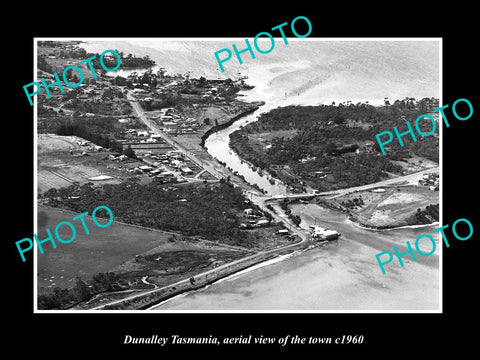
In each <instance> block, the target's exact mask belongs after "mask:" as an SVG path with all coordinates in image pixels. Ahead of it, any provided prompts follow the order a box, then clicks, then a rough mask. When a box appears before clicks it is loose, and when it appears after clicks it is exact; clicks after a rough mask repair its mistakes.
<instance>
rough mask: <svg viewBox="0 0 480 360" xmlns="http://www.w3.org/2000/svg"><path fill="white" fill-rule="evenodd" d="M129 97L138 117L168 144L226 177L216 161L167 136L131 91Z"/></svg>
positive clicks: (207, 168) (220, 176)
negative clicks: (217, 166)
mask: <svg viewBox="0 0 480 360" xmlns="http://www.w3.org/2000/svg"><path fill="white" fill-rule="evenodd" d="M127 99H128V101H129V102H130V104H131V105H132V107H133V110H134V111H135V113H136V115H137V116H138V118H139V119H140V120H141V121H142V122H143V123H144V124H145V125H147V126H148V128H149V129H150V130H151V131H152V132H153V133H154V134H155V135H159V136H160V137H161V138H162V139H163V140H164V141H165V142H166V143H167V144H169V145H170V146H172V147H173V148H175V149H176V150H178V151H180V152H181V153H182V154H183V155H185V156H186V157H187V158H188V159H190V160H191V161H193V162H194V163H195V164H196V165H197V166H199V167H201V168H203V169H205V170H207V171H208V172H209V173H210V174H212V175H213V176H214V177H215V178H217V179H218V180H220V179H221V178H224V177H226V176H227V175H225V174H224V173H223V172H220V171H218V169H217V168H216V163H215V162H214V161H205V160H200V159H199V158H197V157H196V156H195V155H194V154H192V153H191V152H190V151H188V150H187V149H186V148H185V147H183V146H182V145H181V144H179V143H178V142H176V141H175V140H173V139H172V138H171V137H170V136H167V135H166V134H165V133H164V132H163V131H161V130H160V129H159V128H158V127H157V125H156V124H155V123H154V122H153V121H152V120H150V119H148V117H147V116H146V115H145V111H144V110H143V109H142V107H141V106H140V104H139V103H138V101H137V100H136V99H135V98H134V96H133V95H132V94H131V92H130V91H129V92H127Z"/></svg>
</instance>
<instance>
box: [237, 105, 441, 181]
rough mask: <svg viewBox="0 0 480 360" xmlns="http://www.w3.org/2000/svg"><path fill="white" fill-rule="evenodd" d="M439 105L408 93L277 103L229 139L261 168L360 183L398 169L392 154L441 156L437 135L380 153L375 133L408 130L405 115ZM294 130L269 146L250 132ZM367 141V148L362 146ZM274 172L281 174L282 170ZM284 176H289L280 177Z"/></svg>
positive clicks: (414, 115)
mask: <svg viewBox="0 0 480 360" xmlns="http://www.w3.org/2000/svg"><path fill="white" fill-rule="evenodd" d="M436 107H438V100H436V99H433V98H432V99H429V98H425V99H422V100H419V101H416V100H415V99H413V98H406V99H404V100H401V101H398V100H397V101H395V102H394V104H391V105H390V104H389V103H388V105H386V106H382V107H374V106H371V105H368V104H364V103H358V104H356V105H353V104H347V105H345V104H340V105H338V106H335V105H319V106H297V105H292V106H287V107H283V108H281V107H278V108H276V109H273V110H271V111H270V112H268V113H263V114H261V115H260V117H259V120H258V121H257V122H254V123H251V124H248V125H246V126H244V127H243V128H242V129H240V130H238V131H236V132H234V133H233V134H231V135H230V143H231V145H232V147H233V148H234V149H235V151H236V152H237V153H238V154H239V155H240V156H241V157H242V158H244V159H246V160H248V161H249V162H251V163H253V164H254V165H255V166H258V167H260V168H263V169H268V168H269V167H270V166H271V165H288V166H289V167H290V169H292V171H293V173H294V174H295V175H299V176H300V177H301V178H302V179H304V180H307V181H308V182H309V183H310V184H311V185H312V186H314V187H316V188H319V189H325V190H327V189H331V188H335V187H345V186H356V185H361V184H365V183H370V182H375V181H379V180H381V179H382V178H384V177H386V176H387V173H400V172H401V171H402V168H401V167H400V166H399V165H395V164H394V163H392V162H391V160H404V159H407V158H409V157H411V156H412V155H418V156H422V157H425V158H427V159H429V160H432V161H436V162H438V160H439V141H438V137H437V136H430V137H425V138H421V137H418V139H417V141H416V142H413V140H412V139H409V138H407V137H405V138H404V142H405V144H406V145H405V146H404V147H401V146H400V145H399V144H398V141H393V142H392V143H391V144H389V145H388V146H387V148H388V150H387V155H381V153H380V148H379V146H378V144H377V142H376V138H375V135H376V134H377V133H380V132H382V131H385V130H392V128H393V126H397V127H398V129H399V131H404V130H402V129H404V128H405V130H406V124H405V122H406V121H409V122H410V123H414V121H415V119H416V118H417V117H418V116H420V115H422V114H425V113H428V112H429V111H431V110H432V109H435V108H436ZM276 130H292V131H295V132H296V134H295V135H294V136H292V137H288V138H285V137H276V138H274V139H273V140H272V142H271V147H269V149H268V150H265V149H264V148H263V147H260V146H258V145H257V146H255V144H254V143H253V142H252V140H251V138H250V137H249V134H255V133H259V132H271V131H276ZM366 143H370V144H373V145H372V146H371V148H369V149H361V150H362V151H360V152H359V153H358V154H355V151H356V150H357V149H360V148H361V147H362V146H364V145H365V144H366ZM322 170H328V171H326V172H328V173H329V174H330V176H329V177H327V178H322V179H318V178H317V177H315V176H314V175H312V173H314V172H318V171H322ZM275 175H278V176H279V177H282V175H281V173H278V172H276V173H275ZM282 180H287V183H288V179H285V178H282Z"/></svg>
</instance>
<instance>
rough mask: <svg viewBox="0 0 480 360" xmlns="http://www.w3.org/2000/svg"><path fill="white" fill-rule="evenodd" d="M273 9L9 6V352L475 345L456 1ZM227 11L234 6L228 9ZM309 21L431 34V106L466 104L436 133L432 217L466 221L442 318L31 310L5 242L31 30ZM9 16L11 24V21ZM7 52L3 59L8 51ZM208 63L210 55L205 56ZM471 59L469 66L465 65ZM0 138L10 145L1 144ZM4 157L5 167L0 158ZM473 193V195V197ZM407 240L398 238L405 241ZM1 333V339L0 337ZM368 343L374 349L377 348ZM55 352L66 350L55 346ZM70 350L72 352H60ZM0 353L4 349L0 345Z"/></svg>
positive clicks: (25, 282)
mask: <svg viewBox="0 0 480 360" xmlns="http://www.w3.org/2000/svg"><path fill="white" fill-rule="evenodd" d="M276 6H277V7H279V8H280V9H277V10H276V11H273V10H271V9H272V8H268V7H267V8H268V10H267V11H260V10H259V9H258V7H256V6H253V7H249V6H248V5H246V4H245V3H242V4H236V5H235V4H231V3H223V4H213V3H211V4H210V3H208V4H206V3H205V4H201V6H200V7H199V8H198V9H194V8H191V6H190V5H187V4H186V3H185V4H183V5H182V9H170V8H167V7H166V6H165V5H163V4H160V3H158V4H148V5H140V4H139V5H137V6H135V10H132V9H127V5H126V4H125V5H120V4H119V5H117V4H110V5H109V6H105V8H104V9H102V8H100V7H99V6H98V5H97V4H95V5H89V4H84V5H82V6H81V7H80V6H79V5H78V6H73V5H72V6H71V7H68V6H67V7H66V6H62V7H61V8H56V7H55V5H53V3H52V5H48V4H47V5H45V7H43V8H40V7H39V6H38V8H37V6H35V8H33V7H30V8H29V10H28V14H26V11H23V12H19V14H21V15H20V17H19V20H18V24H13V25H12V23H10V24H8V23H4V24H3V25H2V27H3V28H4V36H5V37H6V38H7V39H6V41H5V44H6V45H7V47H6V49H5V51H6V52H5V53H4V57H3V60H2V62H3V63H4V70H5V72H6V74H7V81H8V83H7V86H5V85H4V88H3V89H4V90H3V91H2V93H3V96H4V99H8V101H6V102H5V103H4V104H3V106H4V108H6V109H8V111H7V112H6V115H5V118H4V121H5V122H4V124H3V125H4V126H3V132H4V138H7V139H8V141H9V143H8V144H7V146H5V147H4V150H5V152H4V156H3V157H2V158H3V160H4V169H3V170H4V171H3V172H2V173H3V176H4V178H5V179H6V182H7V184H8V186H7V187H4V209H5V210H6V211H5V212H4V216H5V217H4V229H5V230H6V236H5V237H4V239H3V242H2V250H3V251H2V253H3V256H4V259H5V258H6V260H7V261H6V262H4V264H6V266H7V268H6V269H5V270H4V286H5V287H4V290H3V296H2V298H3V299H4V301H6V304H5V305H4V306H5V308H4V317H5V318H7V319H8V321H7V327H6V330H7V333H8V335H6V336H8V338H7V339H4V340H6V341H5V343H6V344H7V346H8V347H10V346H11V347H12V350H13V349H16V350H17V351H18V350H20V351H22V350H26V347H25V345H27V344H28V348H31V349H32V350H33V349H35V351H38V352H47V353H48V354H49V355H51V356H52V357H54V358H55V357H56V356H55V353H56V354H58V355H59V356H60V355H62V354H63V356H69V355H73V354H75V355H77V354H78V355H90V356H93V355H99V354H113V353H117V352H118V353H121V354H123V355H125V356H126V355H129V354H136V355H138V354H143V353H146V352H153V354H155V355H156V356H159V357H161V356H163V355H165V354H166V353H167V352H175V353H176V354H178V353H179V352H183V351H194V352H196V353H197V352H198V354H200V352H203V351H206V352H208V353H209V354H212V355H213V354H214V353H217V352H219V353H221V354H227V353H230V352H234V353H238V354H240V352H244V351H250V350H253V351H255V352H257V351H259V350H266V351H267V352H269V353H270V354H274V353H276V352H277V351H278V350H280V351H282V352H290V351H292V352H295V353H298V352H299V351H302V350H307V351H314V353H313V354H315V353H316V356H318V355H324V354H326V352H327V351H328V353H333V354H339V353H342V352H345V351H348V352H350V351H351V352H352V353H354V354H355V353H356V354H359V353H360V352H364V351H365V352H368V353H370V354H372V355H376V354H378V355H380V356H384V355H390V354H394V353H401V355H403V356H406V355H409V354H412V355H413V354H415V355H418V354H419V353H425V354H429V355H432V354H433V353H432V352H433V351H434V350H435V352H436V351H437V350H442V349H448V348H457V349H460V348H461V349H462V353H463V352H464V351H467V349H468V348H473V345H474V344H475V343H474V341H475V340H476V339H475V334H474V333H473V331H472V330H471V328H470V326H472V325H473V326H475V324H470V322H471V319H472V315H473V314H474V313H475V305H476V301H475V300H476V296H475V287H474V286H475V283H477V281H476V273H477V271H475V270H476V269H475V268H474V264H475V257H476V251H477V250H478V245H477V243H478V234H479V230H478V221H477V220H478V215H477V213H476V212H474V211H473V208H472V206H471V203H472V202H474V196H475V195H474V194H475V193H476V188H475V187H476V182H475V177H476V163H477V157H476V154H477V153H476V152H475V150H474V144H475V137H476V131H475V130H476V129H477V127H476V123H477V122H478V114H479V112H480V107H479V103H478V90H477V91H476V93H474V91H473V85H474V84H473V83H474V81H476V80H477V81H478V79H479V77H478V70H477V69H476V68H475V66H474V62H476V63H478V61H475V60H476V54H475V44H476V42H474V40H476V38H475V37H474V35H473V29H474V27H475V20H474V19H473V12H474V11H475V10H473V8H472V9H469V8H468V6H467V5H463V6H458V7H456V6H454V5H449V8H448V9H445V8H444V7H443V8H442V5H432V6H425V7H419V6H418V4H415V5H412V4H405V3H402V4H401V5H400V4H398V5H392V6H391V7H384V8H382V7H380V8H379V7H369V6H365V5H356V6H354V7H352V6H350V5H346V4H345V5H343V4H334V5H332V6H331V7H327V6H325V5H324V4H321V3H317V4H314V6H303V7H294V6H293V5H291V4H288V6H286V5H285V6H281V5H276ZM233 12H235V14H232V13H233ZM299 15H303V16H306V17H308V18H309V19H310V21H311V23H312V26H313V31H312V34H311V35H310V37H441V38H443V103H444V104H450V105H451V104H452V103H453V102H454V101H455V100H456V99H458V98H467V99H469V100H470V101H471V103H472V104H473V107H474V114H473V117H472V118H470V119H469V120H468V121H464V122H460V121H457V120H452V121H451V122H450V124H451V126H450V128H448V129H446V128H445V127H444V129H443V130H444V131H443V135H444V138H443V178H442V188H441V190H442V193H443V224H452V223H453V222H454V221H455V220H457V219H458V218H467V219H469V220H470V221H471V222H472V223H473V224H474V229H475V231H474V235H473V237H472V238H470V239H469V240H468V241H464V242H460V241H456V240H453V241H451V247H450V248H448V249H447V248H445V247H444V249H443V254H444V256H443V279H444V283H443V310H444V311H443V313H442V314H415V313H412V314H405V313H401V314H383V313H381V314H372V313H365V314H244V313H241V314H159V313H149V314H33V279H32V273H33V259H32V258H30V259H29V261H27V262H26V263H22V262H21V259H20V257H19V256H18V253H17V250H16V247H15V241H17V240H19V239H22V238H24V237H31V236H32V234H33V226H32V224H33V176H34V173H33V161H32V159H33V108H32V107H30V106H29V104H28V101H27V100H26V97H25V94H24V92H23V88H22V87H23V85H25V84H27V83H29V82H31V81H33V77H32V75H33V38H34V37H50V36H52V37H84V36H85V37H241V38H249V39H251V38H253V37H254V36H255V35H256V34H257V33H259V32H261V31H267V30H268V29H270V28H271V27H273V26H276V25H279V24H281V23H283V22H285V21H287V22H289V23H290V22H291V20H293V18H295V17H296V16H299ZM14 22H15V21H14ZM10 51H11V53H10V55H9V54H8V53H9V52H10ZM212 61H214V60H213V56H212ZM475 65H476V64H475ZM10 142H11V143H10ZM5 161H6V163H5ZM476 197H477V198H478V195H477V196H476ZM406 240H407V239H406ZM125 334H130V335H132V336H150V335H152V334H158V335H159V336H170V335H172V334H179V335H182V336H197V337H201V336H207V337H208V336H209V335H214V336H218V337H223V336H239V335H240V334H242V335H244V336H245V335H249V334H253V335H264V336H270V337H280V336H284V335H287V334H298V335H299V336H317V337H336V336H341V335H344V334H345V335H347V334H351V335H355V334H357V335H364V337H365V341H364V343H363V344H362V345H356V346H345V345H342V346H340V345H338V346H334V345H328V346H326V345H322V346H320V345H311V346H307V345H296V346H293V345H291V346H287V347H279V346H277V345H275V346H265V345H263V346H261V347H259V346H253V345H251V346H246V345H243V346H228V347H227V346H205V345H204V346H172V345H170V346H167V347H163V348H162V347H160V346H158V345H137V346H126V345H122V343H123V338H124V335H125ZM4 336H5V335H4ZM380 349H382V350H384V351H380ZM64 350H66V352H64ZM68 350H73V351H68ZM5 351H6V350H5Z"/></svg>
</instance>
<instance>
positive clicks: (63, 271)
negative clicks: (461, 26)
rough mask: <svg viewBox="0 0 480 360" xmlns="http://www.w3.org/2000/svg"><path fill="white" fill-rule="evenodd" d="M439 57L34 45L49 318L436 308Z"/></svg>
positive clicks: (341, 45)
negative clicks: (62, 314)
mask: <svg viewBox="0 0 480 360" xmlns="http://www.w3.org/2000/svg"><path fill="white" fill-rule="evenodd" d="M298 22H300V21H298ZM285 42H287V44H285ZM232 44H233V45H234V46H236V48H235V50H232V47H233V46H232ZM270 48H273V50H272V51H271V52H269V53H268V54H262V53H260V52H259V51H258V50H261V51H265V50H268V49H270ZM222 49H223V50H222ZM237 49H238V50H237ZM243 49H246V51H243V52H240V50H243ZM257 49H258V50H257ZM218 50H221V51H220V53H219V58H220V59H223V58H227V56H228V54H229V53H230V54H233V55H232V56H231V59H230V60H228V61H224V62H221V61H218V62H216V61H212V59H215V58H214V57H213V54H214V53H215V52H216V51H218ZM441 50H442V42H441V39H429V38H427V39H382V38H379V39H375V38H374V39H372V38H364V39H319V38H293V39H288V40H287V41H284V40H283V39H282V37H275V38H274V37H268V36H265V35H264V36H263V38H256V39H255V43H254V44H253V41H252V44H251V43H250V42H246V40H245V39H239V38H231V39H213V40H210V39H208V38H207V39H205V38H204V39H188V38H186V39H169V38H165V39H162V38H158V39H151V38H148V39H141V38H140V39H137V38H135V39H128V38H127V39H116V38H110V39H96V38H90V39H74V40H67V39H47V38H45V39H36V54H37V76H38V78H39V79H44V80H41V81H45V83H47V84H48V83H52V82H53V81H55V77H54V76H53V74H54V73H55V72H56V73H57V74H59V73H61V72H62V71H63V69H67V71H64V72H63V73H64V74H65V76H64V78H63V81H64V82H65V81H66V82H67V84H66V85H68V84H71V85H73V86H74V87H72V86H70V87H68V86H65V84H64V85H63V92H62V91H61V90H62V89H60V86H59V85H50V86H51V87H50V88H48V90H49V92H50V93H47V92H46V91H45V89H44V88H45V85H43V88H42V91H41V92H39V93H38V94H37V95H36V101H37V146H36V150H37V202H38V207H37V224H38V238H39V239H40V240H42V239H45V238H48V234H47V233H46V231H45V230H44V229H45V228H48V229H50V230H51V232H52V234H53V233H55V234H54V235H52V237H53V242H56V243H59V244H58V246H57V247H56V248H53V247H52V241H48V242H45V243H42V245H40V246H41V247H42V250H43V252H44V253H43V254H41V253H40V252H37V253H36V254H37V256H36V264H37V268H36V274H38V275H37V294H38V295H37V309H38V310H69V311H70V310H71V311H84V310H145V311H182V310H185V311H217V310H222V311H228V310H230V311H244V310H247V311H251V310H253V311H267V312H269V311H284V310H288V311H292V310H294V311H296V310H298V311H330V310H331V311H344V310H348V311H369V310H376V311H387V310H388V311H404V310H422V311H439V310H441V300H440V288H441V275H440V274H441V273H440V269H441V261H440V260H439V251H435V249H436V248H437V247H438V248H440V246H439V241H440V243H441V241H442V240H441V239H439V237H440V233H438V232H437V233H436V234H435V235H434V236H433V235H432V236H430V238H425V239H424V240H423V239H420V240H419V241H418V242H416V241H415V239H416V238H417V237H419V236H420V235H422V234H432V231H434V230H435V229H437V228H438V227H440V226H439V219H440V200H441V199H440V192H439V188H440V187H441V168H440V162H439V154H440V135H439V129H440V128H441V122H442V121H443V120H442V118H441V117H440V113H439V112H438V108H439V107H440V95H441V61H440V60H441ZM105 51H108V52H105ZM223 53H224V54H223ZM255 53H256V55H255ZM252 54H254V56H255V58H253V56H252ZM92 58H93V60H90V62H91V63H92V65H93V67H92V69H90V68H89V63H90V62H82V61H83V60H85V59H92ZM100 59H102V61H103V65H105V66H104V67H102V62H100ZM240 60H241V61H242V62H243V64H240ZM69 66H70V68H68V67H69ZM112 68H117V70H113V71H111V69H112ZM222 68H223V70H224V71H222ZM105 69H106V70H105ZM34 87H38V86H33V85H32V86H31V88H34ZM31 91H32V92H33V90H31ZM461 105H464V107H465V109H466V110H467V112H466V113H467V114H468V106H466V104H459V105H458V108H459V112H460V108H461ZM465 109H463V108H462V110H464V112H465ZM435 110H437V111H435ZM422 115H425V118H423V117H422ZM407 122H408V123H409V124H411V127H410V129H411V131H410V132H408V130H409V127H407V126H408V125H406V123H407ZM394 126H395V127H396V129H398V131H397V133H398V134H400V136H399V135H396V133H395V131H394ZM382 132H385V134H384V135H383V136H381V137H379V139H378V140H377V138H376V134H381V133H382ZM401 133H403V134H401ZM428 133H429V134H430V135H429V136H425V135H428ZM392 134H393V136H392ZM388 135H390V143H388V140H389V136H388ZM417 138H418V139H417ZM400 141H402V143H400ZM382 151H383V153H382ZM98 206H106V207H108V208H109V209H110V210H111V214H110V217H111V218H113V220H112V223H111V225H110V226H108V228H98V227H96V226H95V224H94V222H93V218H94V216H93V215H92V213H93V212H94V210H95V208H97V207H98ZM83 213H88V214H87V215H85V217H82V220H83V221H85V223H86V229H88V230H86V229H85V230H84V229H83V227H82V223H81V221H80V219H78V220H76V221H71V219H72V218H73V217H75V216H78V215H79V214H83ZM102 213H103V217H104V218H105V217H106V218H109V214H107V212H106V211H105V209H103V210H102V209H99V210H98V212H95V213H94V214H95V218H96V217H97V216H101V215H97V214H102ZM69 220H70V224H71V225H68V224H65V225H63V226H58V225H57V224H59V223H61V222H62V221H69ZM102 221H103V223H105V221H106V220H102ZM102 221H101V220H98V222H102ZM40 225H41V226H40ZM57 226H58V227H57ZM73 228H75V234H73V230H72V229H73ZM54 229H55V231H54ZM87 231H89V232H90V233H89V234H87ZM72 237H75V238H74V240H71V242H70V241H69V240H68V239H72ZM62 240H63V241H65V242H66V241H68V243H63V242H62ZM406 240H410V241H409V242H410V243H411V246H412V247H413V250H412V251H411V252H410V253H408V250H409V248H408V245H406ZM432 240H434V241H433V242H432ZM415 246H416V247H417V248H416V249H415ZM394 247H395V248H396V249H398V250H396V251H397V252H398V254H403V255H397V253H395V251H394ZM432 250H433V251H432ZM382 252H383V254H382ZM428 253H431V255H429V256H426V255H425V254H428ZM377 254H380V255H381V256H380V255H378V257H377Z"/></svg>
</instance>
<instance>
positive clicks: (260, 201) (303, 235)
mask: <svg viewBox="0 0 480 360" xmlns="http://www.w3.org/2000/svg"><path fill="white" fill-rule="evenodd" d="M127 99H128V100H129V101H130V103H131V104H132V107H133V109H134V110H135V112H136V113H137V115H138V117H139V118H140V119H141V120H142V121H143V122H144V123H145V124H146V125H147V126H148V127H149V128H150V129H151V130H152V131H153V132H154V133H155V134H158V135H160V136H161V137H162V138H163V139H164V140H165V141H166V142H167V143H168V144H170V145H171V146H172V147H174V148H177V149H178V150H179V151H181V152H182V153H183V154H185V156H187V157H188V158H189V159H191V160H192V161H193V162H195V163H196V164H197V165H199V166H200V167H202V168H204V169H206V170H208V171H209V172H210V173H211V174H212V175H214V176H215V177H217V179H220V178H223V177H225V175H224V174H223V173H221V172H219V171H217V170H216V169H215V166H214V164H213V163H210V162H209V163H208V164H207V163H206V162H205V161H200V160H199V159H197V158H196V157H195V156H194V155H193V154H191V153H189V152H188V151H187V150H186V149H185V148H183V147H182V146H181V145H180V144H178V143H177V142H175V141H174V140H172V139H171V138H170V137H168V136H167V135H165V134H164V133H163V132H162V131H161V130H160V129H158V128H157V126H156V125H155V124H154V123H153V122H152V121H151V120H149V119H148V118H147V117H146V116H145V113H144V111H143V109H142V108H141V106H140V104H139V103H138V102H137V100H135V99H134V98H133V96H132V95H131V94H130V92H128V93H127ZM434 171H439V167H436V168H430V169H425V170H422V171H419V172H416V173H413V174H409V175H405V176H401V177H398V178H392V179H388V180H383V181H380V182H377V183H373V184H367V185H362V186H357V187H352V188H348V189H340V190H335V191H327V192H322V193H317V194H292V195H284V196H283V195H281V196H278V195H277V196H275V195H274V196H265V195H260V194H259V193H258V192H256V191H254V190H250V189H248V190H245V192H246V193H247V194H250V195H251V197H250V198H251V200H252V202H254V203H255V204H257V205H258V206H259V207H260V208H261V209H262V210H263V211H268V212H269V213H271V214H272V216H273V218H274V219H276V220H277V221H281V222H284V223H285V224H288V225H290V226H289V228H290V231H291V232H292V233H293V234H295V235H297V236H299V237H300V239H301V241H299V242H296V243H292V244H288V245H286V246H283V247H280V248H276V249H271V250H266V251H261V252H258V253H255V254H253V255H249V256H247V257H244V258H242V259H238V260H235V261H233V262H230V263H228V264H223V265H221V266H218V267H216V268H213V269H211V270H208V271H205V272H202V273H200V274H197V275H195V276H196V277H198V276H205V275H208V274H211V273H214V272H217V271H218V270H222V269H224V268H226V267H229V266H232V265H235V264H240V263H242V262H245V261H248V260H252V259H254V258H255V257H261V256H264V255H268V254H274V253H276V252H278V251H283V250H286V249H290V248H293V247H297V246H299V245H300V244H303V243H305V242H307V241H308V240H309V233H308V232H307V231H306V230H304V229H301V228H298V227H296V226H295V225H293V224H292V223H291V221H290V219H289V218H288V217H287V216H286V215H285V214H283V212H279V213H272V212H271V211H269V210H268V209H267V208H266V202H267V201H274V200H280V199H284V198H290V199H294V198H302V197H309V196H328V195H331V196H332V198H335V197H338V196H342V195H344V194H347V193H350V192H353V191H361V190H368V189H372V188H375V187H381V186H387V185H392V184H395V183H400V182H402V183H403V182H405V181H406V182H410V183H417V182H418V180H419V179H420V178H421V176H422V175H423V174H424V173H427V172H434ZM242 185H243V184H242ZM242 187H243V188H244V189H245V187H246V186H242ZM188 282H190V280H189V279H183V280H180V281H177V282H176V283H174V284H170V285H167V286H163V287H161V288H156V289H153V290H150V291H147V292H142V293H140V294H135V295H131V296H128V297H126V298H123V299H120V300H115V301H112V302H109V303H107V304H103V305H100V306H97V307H95V308H93V310H100V309H102V308H104V307H105V306H107V305H115V304H119V303H121V302H123V301H126V300H132V299H135V298H137V297H141V296H145V295H147V294H151V293H154V292H157V291H161V290H165V289H168V288H171V287H172V286H178V285H182V284H186V283H188Z"/></svg>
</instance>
